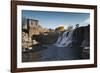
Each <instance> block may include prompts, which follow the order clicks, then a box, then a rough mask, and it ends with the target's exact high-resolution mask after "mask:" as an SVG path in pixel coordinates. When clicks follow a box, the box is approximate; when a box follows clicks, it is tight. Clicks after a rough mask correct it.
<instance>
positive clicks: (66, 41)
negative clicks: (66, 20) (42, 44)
mask: <svg viewBox="0 0 100 73" xmlns="http://www.w3.org/2000/svg"><path fill="white" fill-rule="evenodd" d="M72 35H73V30H71V31H65V32H64V33H63V34H62V35H61V36H59V37H58V40H57V42H56V43H55V44H54V45H56V46H57V47H68V46H69V45H70V44H71V43H72Z"/></svg>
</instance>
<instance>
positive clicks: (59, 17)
mask: <svg viewBox="0 0 100 73" xmlns="http://www.w3.org/2000/svg"><path fill="white" fill-rule="evenodd" d="M22 17H24V18H28V19H35V20H39V25H41V26H42V27H44V28H52V29H55V28H56V27H58V26H62V25H63V26H64V27H65V28H67V27H68V26H73V27H75V25H76V24H79V25H80V26H84V25H88V24H89V23H90V14H89V13H75V12H53V11H34V10H32V11H31V10H22Z"/></svg>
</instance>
